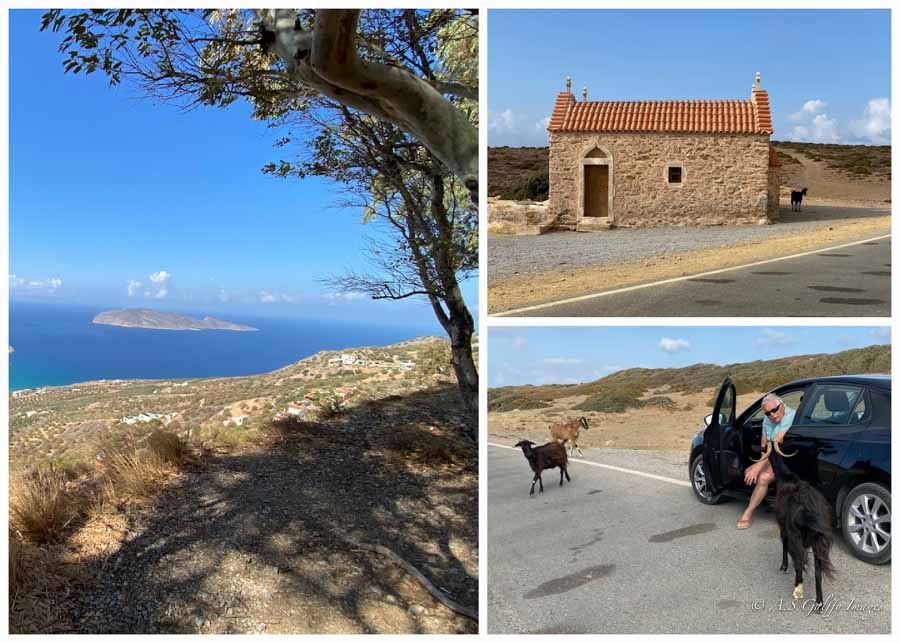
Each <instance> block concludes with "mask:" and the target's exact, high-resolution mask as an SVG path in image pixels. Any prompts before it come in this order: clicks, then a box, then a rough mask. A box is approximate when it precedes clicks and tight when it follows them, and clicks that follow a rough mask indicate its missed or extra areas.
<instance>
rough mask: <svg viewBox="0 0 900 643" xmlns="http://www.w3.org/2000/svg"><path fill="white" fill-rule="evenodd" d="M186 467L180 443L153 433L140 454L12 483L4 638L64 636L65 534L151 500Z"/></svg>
mask: <svg viewBox="0 0 900 643" xmlns="http://www.w3.org/2000/svg"><path fill="white" fill-rule="evenodd" d="M194 461H195V459H194V456H193V454H192V452H191V450H190V448H189V447H188V445H187V444H186V443H185V442H184V441H183V440H182V439H181V438H180V437H178V436H177V435H175V434H174V433H170V432H165V431H157V432H155V433H153V434H152V435H150V436H149V437H148V439H147V443H146V446H145V447H144V448H142V449H141V450H135V449H133V448H131V449H128V450H125V451H117V452H114V453H112V454H110V455H109V456H108V457H107V458H106V459H105V460H104V461H103V466H102V469H101V470H99V471H95V472H85V471H84V470H77V471H76V470H63V469H60V468H57V467H52V466H51V467H47V468H45V469H36V470H33V471H31V472H29V473H26V474H23V475H20V476H18V477H16V478H14V479H12V480H11V481H10V499H9V509H10V528H11V529H10V535H9V609H10V631H11V632H13V633H30V632H41V633H52V632H57V631H70V630H71V623H67V622H66V618H67V616H66V615H67V614H69V612H70V611H69V610H67V609H66V607H65V605H64V603H65V601H66V598H67V597H68V596H69V595H70V594H71V591H70V589H69V588H70V586H71V584H72V583H73V581H75V580H76V579H77V578H78V577H79V574H80V573H81V572H80V571H79V568H78V564H77V561H76V562H74V563H73V562H71V561H70V562H67V560H66V559H67V557H69V558H71V555H72V552H73V551H74V550H73V544H72V542H71V541H72V538H73V533H75V532H78V530H79V529H80V525H81V524H82V523H84V522H90V520H91V519H92V517H96V516H97V515H99V514H102V513H104V512H107V511H110V510H111V508H112V506H113V505H114V504H115V503H116V502H118V501H121V500H143V499H148V498H151V497H153V496H155V495H156V494H157V493H158V492H159V490H160V488H161V487H162V483H163V482H164V481H165V480H166V479H168V478H170V477H171V476H172V475H174V474H175V473H177V471H178V470H179V469H181V468H183V467H185V466H187V465H188V464H190V463H193V462H194ZM76 525H78V527H77V528H76ZM75 549H77V547H75ZM70 550H71V551H70ZM67 552H68V553H67ZM75 558H77V556H76V557H75Z"/></svg>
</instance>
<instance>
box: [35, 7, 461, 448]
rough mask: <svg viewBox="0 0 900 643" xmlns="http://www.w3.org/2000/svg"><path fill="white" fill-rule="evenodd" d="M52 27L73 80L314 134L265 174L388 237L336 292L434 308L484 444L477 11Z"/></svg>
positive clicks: (113, 17)
mask: <svg viewBox="0 0 900 643" xmlns="http://www.w3.org/2000/svg"><path fill="white" fill-rule="evenodd" d="M47 28H52V29H53V30H54V31H59V30H64V31H65V34H66V35H65V37H64V38H63V40H62V43H61V44H60V51H61V52H62V53H64V54H65V55H66V56H67V59H66V60H65V62H64V67H65V70H66V71H67V72H68V71H72V72H73V73H80V72H85V73H92V72H94V71H96V70H97V69H100V70H102V71H103V72H104V73H106V74H107V75H108V77H109V79H110V83H111V84H117V83H120V82H121V81H122V80H123V79H126V80H131V81H134V82H136V83H137V85H138V86H139V87H141V88H142V89H143V90H144V92H145V93H146V94H147V95H149V96H154V97H158V98H162V99H166V100H173V101H176V102H180V103H182V104H183V105H185V106H187V107H191V106H195V105H209V106H215V107H225V106H227V105H229V104H231V103H232V102H234V101H235V100H237V99H239V98H245V99H247V100H248V101H249V102H250V103H251V105H252V106H253V109H254V111H253V116H254V118H257V119H261V120H266V121H268V122H269V123H270V124H271V125H272V126H273V127H279V128H293V127H301V128H304V134H305V136H303V137H302V138H303V139H304V140H309V139H310V137H309V134H310V133H312V134H314V135H313V136H312V139H311V142H310V144H309V146H308V147H307V152H308V153H307V154H306V155H304V156H302V157H301V158H300V160H299V161H285V160H282V161H280V162H278V163H273V164H270V165H269V166H267V167H266V168H265V171H267V172H269V173H272V174H274V175H278V176H282V177H292V176H296V177H303V176H306V175H310V174H314V175H319V176H328V177H330V178H332V179H334V180H336V181H338V182H339V183H341V184H342V185H343V186H344V188H345V191H346V193H347V194H348V195H350V196H351V198H352V199H353V201H352V202H353V203H355V204H357V205H361V206H363V208H364V211H365V217H364V220H366V221H379V222H380V223H381V224H382V225H383V226H384V228H385V229H386V230H388V231H389V238H390V239H391V243H390V244H388V245H387V246H385V245H384V244H383V242H382V241H380V240H376V241H373V243H372V244H371V246H370V249H369V256H370V259H371V260H372V263H373V266H374V267H375V271H374V272H373V273H369V274H358V273H354V274H350V275H346V276H344V277H339V278H335V279H333V280H332V281H333V283H335V284H337V285H339V286H340V287H342V288H344V289H345V290H353V291H359V292H365V293H368V294H369V295H370V296H372V297H373V298H376V299H403V298H406V297H411V296H416V295H421V296H424V297H426V298H427V299H428V301H429V303H430V305H431V307H432V309H433V311H434V313H435V315H436V317H437V319H438V321H439V322H440V323H441V325H442V327H443V328H444V329H445V331H446V332H447V334H448V336H449V337H450V343H451V352H452V363H453V367H454V370H455V373H456V375H457V380H458V382H459V388H460V393H461V396H462V399H463V403H464V406H465V408H466V410H467V411H468V414H469V419H470V422H469V431H468V433H469V435H470V436H475V435H476V432H477V417H478V374H477V369H476V367H475V363H474V360H473V358H472V348H471V340H472V335H473V332H474V320H473V319H472V316H471V314H470V313H469V310H468V308H467V307H466V305H465V302H464V301H463V298H462V294H461V292H460V288H459V280H460V279H465V278H466V277H468V276H470V275H471V274H472V273H473V272H474V271H476V270H477V264H478V248H477V227H478V218H477V209H476V208H475V207H474V204H475V203H476V202H477V189H478V179H477V176H478V151H477V149H478V145H477V111H478V110H477V102H476V101H477V87H478V55H477V43H478V25H477V15H476V14H475V13H474V12H466V11H460V10H443V9H437V10H428V11H417V10H398V11H387V10H366V11H365V12H364V13H362V12H360V11H358V10H299V11H298V10H288V9H270V10H259V11H256V12H255V14H254V13H252V12H249V11H246V10H227V11H217V10H179V11H169V10H145V9H133V10H132V9H122V10H118V9H97V10H91V11H80V12H67V11H63V10H52V11H48V12H47V13H46V14H44V17H43V22H42V29H47ZM310 128H311V129H310ZM295 138H296V137H295V136H294V134H293V133H292V132H291V131H289V132H288V135H287V136H284V137H283V138H281V139H280V140H279V141H278V143H277V145H279V146H286V145H289V144H291V143H294V142H295Z"/></svg>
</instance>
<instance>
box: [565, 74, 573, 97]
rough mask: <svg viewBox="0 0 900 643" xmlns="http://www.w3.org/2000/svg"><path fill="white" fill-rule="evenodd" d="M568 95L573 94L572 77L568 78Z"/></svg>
mask: <svg viewBox="0 0 900 643" xmlns="http://www.w3.org/2000/svg"><path fill="white" fill-rule="evenodd" d="M566 93H567V94H571V93H572V77H571V76H566Z"/></svg>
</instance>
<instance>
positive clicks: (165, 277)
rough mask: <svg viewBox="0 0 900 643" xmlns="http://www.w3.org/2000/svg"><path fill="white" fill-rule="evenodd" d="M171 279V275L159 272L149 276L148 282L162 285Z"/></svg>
mask: <svg viewBox="0 0 900 643" xmlns="http://www.w3.org/2000/svg"><path fill="white" fill-rule="evenodd" d="M171 278H172V273H170V272H166V271H165V270H160V271H159V272H154V273H153V274H152V275H150V281H152V282H153V283H155V284H164V283H166V282H167V281H169V279H171Z"/></svg>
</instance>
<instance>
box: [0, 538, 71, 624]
mask: <svg viewBox="0 0 900 643" xmlns="http://www.w3.org/2000/svg"><path fill="white" fill-rule="evenodd" d="M76 579H77V574H76V573H75V572H74V570H73V569H72V567H71V566H70V565H67V564H66V563H65V562H64V561H63V560H62V556H61V550H60V548H59V547H56V546H54V547H48V546H38V545H35V544H34V543H32V542H28V541H27V540H25V539H23V537H22V534H20V533H16V532H15V531H12V530H10V532H9V631H10V633H11V634H29V633H37V632H43V633H52V632H59V631H64V630H65V629H66V625H67V623H66V620H65V611H64V610H62V609H61V608H60V605H59V600H60V598H61V597H62V596H64V594H65V592H64V588H65V587H66V586H67V585H69V584H71V583H72V582H73V581H74V580H76Z"/></svg>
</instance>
